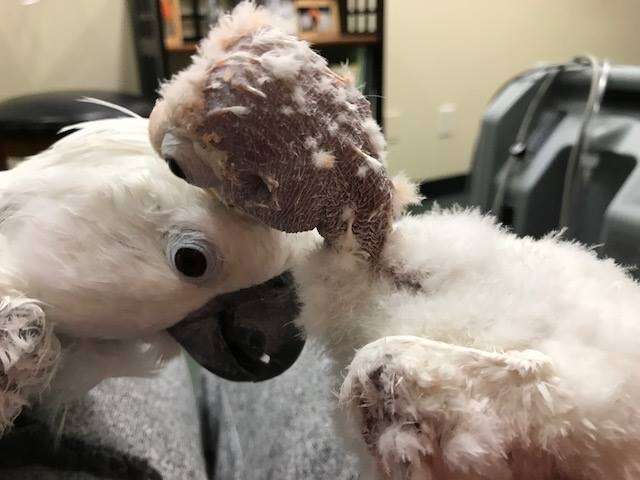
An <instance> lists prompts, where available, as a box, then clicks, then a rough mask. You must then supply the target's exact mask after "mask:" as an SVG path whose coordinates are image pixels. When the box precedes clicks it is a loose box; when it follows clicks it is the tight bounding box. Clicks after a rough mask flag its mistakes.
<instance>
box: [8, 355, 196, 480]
mask: <svg viewBox="0 0 640 480" xmlns="http://www.w3.org/2000/svg"><path fill="white" fill-rule="evenodd" d="M42 417H43V413H42V412H41V411H34V412H28V413H27V414H26V415H23V416H22V417H21V418H20V419H19V421H18V423H17V425H16V428H15V429H14V430H13V432H12V433H11V434H9V435H8V436H5V437H4V438H3V439H2V441H1V442H0V478H2V479H7V480H13V479H16V480H17V479H21V480H22V479H25V480H26V479H61V478H64V479H78V480H80V479H82V480H88V479H95V478H100V479H123V478H126V479H141V480H142V479H144V480H146V479H167V480H173V479H176V480H178V479H180V480H182V479H185V480H186V479H194V480H196V479H197V480H204V479H206V478H207V475H206V469H205V461H204V457H203V455H202V444H201V441H200V440H201V433H200V419H199V411H198V408H197V406H196V400H195V395H194V390H193V384H192V382H191V377H190V375H189V372H188V369H187V365H186V362H185V359H184V357H182V356H181V357H179V358H177V359H175V360H173V361H171V362H170V363H169V364H168V365H167V366H166V368H165V369H164V370H163V371H162V372H161V373H160V375H159V376H157V377H155V378H153V379H144V378H118V379H110V380H107V381H105V382H103V383H102V384H100V385H99V386H98V387H96V388H94V389H93V390H92V391H91V392H89V394H88V395H87V396H86V397H85V398H83V399H82V401H80V402H78V403H77V404H75V405H73V406H72V407H71V408H70V409H69V410H68V412H67V414H66V416H65V421H64V424H63V425H64V428H63V431H62V434H61V436H60V438H56V435H55V434H54V433H52V430H53V429H52V428H50V425H49V424H48V423H49V422H47V421H46V419H45V418H42Z"/></svg>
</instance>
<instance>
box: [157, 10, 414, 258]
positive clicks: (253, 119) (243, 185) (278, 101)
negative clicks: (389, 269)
mask: <svg viewBox="0 0 640 480" xmlns="http://www.w3.org/2000/svg"><path fill="white" fill-rule="evenodd" d="M272 23H273V20H272V19H271V18H269V16H268V15H267V14H266V12H264V11H263V10H261V9H256V8H255V7H253V6H252V5H250V4H243V5H241V6H240V7H238V8H237V9H236V10H235V11H234V12H233V14H232V15H230V16H227V17H225V18H223V19H222V21H221V22H220V24H219V25H218V26H217V27H216V28H215V29H214V30H212V32H211V34H210V35H209V37H208V38H207V39H206V40H205V41H204V42H203V43H202V44H201V46H200V49H199V54H198V55H197V56H196V57H195V58H194V63H193V64H192V65H191V66H190V67H189V68H188V69H186V70H185V71H183V72H181V73H179V74H178V75H176V76H175V77H174V78H173V79H172V80H171V81H170V82H169V83H167V84H166V85H165V86H164V87H163V89H162V92H161V93H162V99H161V100H160V101H159V102H158V104H157V105H156V108H155V109H154V111H153V113H152V115H151V122H150V135H151V139H152V142H153V144H154V147H155V148H156V150H157V151H158V152H159V153H160V154H161V155H162V156H163V157H164V158H165V160H167V161H168V162H169V163H170V166H172V167H173V170H174V172H175V173H176V174H178V175H181V176H183V177H184V178H185V179H186V180H187V181H189V182H190V183H193V184H195V185H199V186H201V187H205V188H211V189H213V190H214V191H215V192H216V194H217V195H218V196H219V197H220V198H221V199H222V200H223V201H224V202H225V203H226V204H227V205H228V206H232V207H235V208H237V209H239V210H241V211H243V212H245V213H247V214H249V215H250V216H252V217H254V218H255V219H258V220H260V221H262V222H264V223H266V224H267V225H269V226H271V227H273V228H276V229H278V230H282V231H286V232H299V231H306V230H312V229H314V228H317V229H318V231H319V232H320V234H321V235H322V236H323V237H324V238H325V239H326V240H327V242H328V243H329V244H331V245H334V246H336V247H347V248H350V249H354V250H358V251H361V252H364V253H365V254H366V255H367V256H368V257H371V258H374V259H375V258H378V256H379V254H380V252H381V250H382V247H383V245H384V241H385V238H386V235H387V233H388V231H389V229H390V227H391V221H392V219H393V217H394V213H396V210H397V206H396V204H397V202H398V200H397V199H395V198H394V193H395V192H396V188H395V187H394V185H393V183H392V181H391V179H390V178H389V177H388V175H387V173H386V171H385V167H384V149H385V141H384V137H383V136H382V134H381V132H380V129H379V127H378V125H377V124H376V122H375V121H374V120H373V118H372V117H371V109H370V106H369V103H368V101H367V100H366V98H365V97H364V96H363V95H362V94H361V92H360V91H359V90H358V89H357V88H355V86H354V85H353V83H352V82H351V81H350V80H349V79H348V78H343V77H341V76H339V75H337V74H336V73H334V72H333V71H332V70H330V69H329V68H328V67H327V64H326V61H325V60H324V59H323V58H322V57H320V56H319V55H318V54H316V53H315V52H313V51H312V50H311V49H310V48H309V45H308V44H307V43H306V42H302V41H300V40H297V39H296V38H295V37H292V36H290V35H287V34H285V33H282V32H281V31H279V30H278V29H276V28H275V27H273V25H272ZM404 203H406V202H404Z"/></svg>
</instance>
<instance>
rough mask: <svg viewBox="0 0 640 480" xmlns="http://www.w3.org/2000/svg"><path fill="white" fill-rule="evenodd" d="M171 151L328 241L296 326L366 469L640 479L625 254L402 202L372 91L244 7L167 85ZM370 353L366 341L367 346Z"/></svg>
mask: <svg viewBox="0 0 640 480" xmlns="http://www.w3.org/2000/svg"><path fill="white" fill-rule="evenodd" d="M162 95H163V99H162V101H161V102H160V103H158V105H157V106H156V109H155V111H154V112H153V113H152V116H151V119H150V135H151V138H152V142H153V144H154V146H155V148H156V150H157V151H158V152H159V153H160V154H161V155H163V156H164V157H165V158H166V159H167V161H169V162H170V163H171V164H172V166H173V171H174V172H176V173H177V174H179V175H180V176H183V177H184V178H186V179H187V180H188V181H189V182H191V183H194V184H196V185H200V186H202V187H206V188H210V189H212V190H213V191H215V193H216V194H217V195H218V196H219V197H220V198H221V199H222V201H223V202H225V204H227V205H229V206H233V207H234V208H236V209H238V210H240V211H243V212H245V213H246V214H248V215H250V216H252V217H253V218H255V219H256V221H260V222H264V223H266V224H268V225H270V226H272V227H274V228H278V229H280V230H283V231H301V230H308V229H312V228H314V227H317V229H318V231H319V232H320V234H322V236H323V237H324V238H325V242H324V244H323V245H321V246H320V247H318V249H317V250H316V251H314V252H313V253H311V254H310V255H309V256H308V257H306V258H305V259H302V260H301V261H300V263H299V264H298V265H297V267H296V269H295V272H294V275H295V280H296V285H297V288H298V292H299V295H300V299H301V302H302V312H301V315H300V317H299V318H298V324H299V325H301V326H302V327H304V329H305V330H306V331H307V333H308V334H309V335H310V336H312V337H316V338H317V339H320V340H321V341H323V342H324V343H325V345H326V346H327V349H328V351H329V352H330V353H331V354H332V355H333V357H334V359H335V360H336V363H337V365H338V369H337V371H336V380H337V381H338V382H340V380H341V379H340V375H339V372H340V370H341V369H342V368H346V369H347V370H346V372H347V373H346V378H345V379H344V381H343V382H342V385H341V387H340V402H341V405H342V406H343V407H344V410H345V411H346V412H347V413H348V414H349V417H350V418H351V419H352V420H354V423H353V424H352V425H353V432H354V433H355V434H356V437H357V439H358V441H357V443H358V444H359V445H360V446H361V447H362V448H361V451H362V452H363V458H364V459H365V460H368V461H369V465H370V468H371V470H372V473H369V474H364V476H363V478H374V475H375V477H376V478H392V479H412V480H418V479H433V480H452V479H456V480H472V479H473V480H480V479H484V480H489V479H491V480H497V479H505V480H506V479H512V480H516V479H518V480H533V479H536V480H545V479H548V480H551V479H571V480H609V479H614V478H615V479H627V480H631V479H636V478H640V460H639V459H640V378H639V375H640V374H639V373H638V371H637V367H638V364H639V363H640V322H639V321H638V318H637V317H638V311H639V309H640V287H639V286H638V284H637V283H635V282H634V281H633V280H632V279H631V277H630V276H629V275H628V274H627V272H626V271H625V270H624V269H623V268H621V267H619V266H617V265H615V263H614V262H613V261H611V260H601V259H598V258H597V256H596V254H595V253H594V252H593V251H591V250H588V249H587V248H584V247H582V246H580V245H577V244H575V243H567V242H563V241H561V239H560V238H559V237H558V236H549V237H547V238H544V239H542V240H539V241H535V240H533V239H529V238H524V239H521V238H516V237H515V236H514V235H512V234H510V233H508V232H507V231H506V230H505V229H503V228H501V227H500V226H499V225H496V224H495V223H494V220H493V219H491V218H489V217H484V216H482V215H480V214H479V213H477V212H474V211H435V212H433V213H429V214H425V215H422V216H416V217H407V216H405V217H401V218H395V216H396V215H397V214H398V213H399V212H400V210H401V209H402V206H403V205H405V204H407V203H410V202H412V201H416V200H417V199H418V198H417V195H416V192H415V189H414V188H413V187H412V186H411V185H410V184H409V182H407V181H406V180H404V181H403V180H402V179H399V180H398V179H397V180H396V181H393V180H391V179H390V178H389V177H388V175H387V173H386V171H385V168H384V165H383V156H384V139H383V138H382V135H381V134H380V132H379V129H378V127H377V125H376V124H375V122H374V121H373V119H372V118H371V115H370V111H369V107H368V105H367V102H366V100H365V99H364V98H363V96H362V95H361V94H360V93H359V92H358V91H357V90H356V89H355V88H354V87H353V86H352V85H351V84H350V83H349V81H348V80H346V79H344V78H341V77H339V76H337V75H335V74H333V73H332V72H331V71H329V69H328V68H327V67H326V64H325V62H324V61H323V60H322V59H321V58H320V57H319V56H318V55H316V54H315V53H313V52H312V51H311V50H310V49H309V47H308V45H307V44H306V43H304V42H300V41H298V40H296V39H295V38H293V37H291V36H289V35H286V34H284V33H281V32H279V31H278V30H277V29H276V28H274V27H273V26H272V24H271V23H270V21H269V19H268V18H267V16H266V14H265V12H264V11H262V10H260V9H255V8H254V7H253V6H252V5H250V4H243V5H241V6H240V7H238V9H237V10H235V11H234V13H233V14H232V15H230V16H227V17H225V18H223V19H222V21H221V24H220V25H219V26H218V27H217V28H215V29H214V30H213V31H212V32H211V34H210V35H209V37H208V38H207V39H206V40H205V41H204V42H203V43H202V44H201V45H200V50H199V54H198V55H197V56H196V57H195V59H194V64H193V65H192V66H191V67H189V68H188V69H187V70H185V71H184V72H182V73H180V74H179V75H177V76H176V77H175V78H174V79H173V80H172V81H171V82H170V83H168V84H167V85H165V86H164V88H163V89H162ZM354 352H356V353H355V356H354Z"/></svg>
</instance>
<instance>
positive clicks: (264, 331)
mask: <svg viewBox="0 0 640 480" xmlns="http://www.w3.org/2000/svg"><path fill="white" fill-rule="evenodd" d="M299 311H300V306H299V304H298V299H297V295H296V291H295V287H294V282H293V277H292V276H291V274H290V273H288V272H285V273H283V274H282V275H280V276H278V277H274V278H272V279H271V280H269V281H267V282H265V283H262V284H260V285H256V286H254V287H250V288H246V289H243V290H238V291H236V292H232V293H227V294H224V295H220V296H218V297H216V298H214V299H213V300H211V301H210V302H209V303H207V304H206V305H204V306H203V307H202V308H200V309H198V310H196V311H194V312H191V313H190V314H189V315H187V316H186V317H185V318H184V319H183V320H182V321H180V322H179V323H177V324H176V325H174V326H172V327H171V328H169V333H170V334H171V335H172V336H173V337H174V338H175V339H176V340H177V341H178V343H180V344H181V345H182V346H183V347H184V349H185V350H186V351H187V352H189V354H190V355H191V356H192V357H193V359H194V360H196V361H197V362H198V363H200V365H202V366H203V367H205V368H206V369H207V370H209V371H210V372H213V373H215V374H216V375H219V376H220V377H222V378H226V379H227V380H234V381H237V382H259V381H262V380H268V379H270V378H273V377H276V376H278V375H280V374H281V373H283V372H284V371H285V370H287V369H288V368H289V367H290V366H291V365H293V364H294V362H295V361H296V359H297V358H298V356H299V355H300V352H301V351H302V347H303V346H304V338H303V335H302V333H301V332H300V330H298V329H297V328H296V326H295V325H294V323H293V321H294V320H295V318H296V317H297V315H298V313H299Z"/></svg>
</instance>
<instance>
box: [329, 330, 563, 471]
mask: <svg viewBox="0 0 640 480" xmlns="http://www.w3.org/2000/svg"><path fill="white" fill-rule="evenodd" d="M559 382H560V379H559V378H558V377H557V376H555V375H554V373H553V367H552V364H551V360H550V358H549V357H547V356H546V355H544V354H542V353H540V352H538V351H534V350H523V351H510V352H487V351H482V350H477V349H473V348H467V347H460V346H457V345H451V344H447V343H442V342H437V341H432V340H428V339H425V338H420V337H413V336H396V337H385V338H382V339H380V340H377V341H375V342H372V343H370V344H368V345H366V346H365V347H363V348H362V349H361V350H359V351H358V353H357V354H356V356H355V358H354V360H353V362H352V363H351V365H350V366H349V369H348V374H347V377H346V379H345V381H344V383H343V384H342V388H341V390H340V402H341V405H342V406H343V407H344V408H346V409H347V410H348V411H349V412H350V414H351V415H352V418H353V419H355V420H356V421H358V422H359V427H360V433H361V436H362V439H363V440H364V442H365V444H366V447H367V448H368V449H369V451H370V452H371V453H373V455H374V457H375V458H376V461H377V462H378V463H379V464H380V465H381V466H382V467H383V468H382V470H383V471H384V472H385V473H386V475H387V476H388V477H387V478H390V479H393V480H395V479H407V478H409V479H432V478H437V479H453V478H455V479H464V480H470V479H478V478H492V479H503V478H504V479H511V478H520V477H518V476H513V468H514V467H513V462H514V461H516V460H517V459H515V460H514V457H517V454H514V445H517V444H520V445H528V444H531V443H533V444H534V446H540V443H542V442H543V439H542V438H533V437H534V435H533V434H532V433H531V432H534V431H538V432H541V431H544V426H545V424H547V423H557V422H562V421H566V420H567V412H569V411H570V409H569V408H567V406H568V405H569V404H570V401H569V398H568V396H567V394H566V392H564V391H563V390H562V388H561V385H560V383H559ZM539 460H540V465H537V466H536V468H539V469H544V468H545V467H544V466H543V464H544V463H545V461H546V462H548V464H549V465H548V468H552V467H551V466H552V464H553V462H552V460H551V458H550V457H549V458H546V457H545V456H544V455H541V457H540V459H539ZM539 471H542V470H539ZM545 478H546V477H545Z"/></svg>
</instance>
